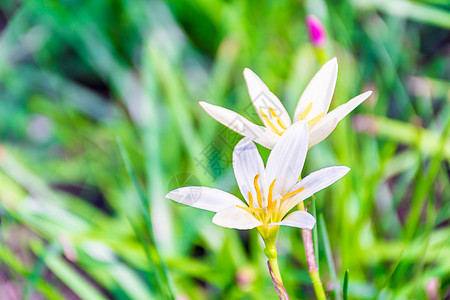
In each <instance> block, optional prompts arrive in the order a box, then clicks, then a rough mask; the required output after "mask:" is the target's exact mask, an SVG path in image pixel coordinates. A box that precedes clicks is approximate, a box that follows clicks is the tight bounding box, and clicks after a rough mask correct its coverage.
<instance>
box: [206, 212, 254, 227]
mask: <svg viewBox="0 0 450 300" xmlns="http://www.w3.org/2000/svg"><path fill="white" fill-rule="evenodd" d="M212 222H213V223H214V224H216V225H219V226H222V227H227V228H236V229H252V228H255V227H257V226H259V225H262V223H261V222H260V221H258V220H257V219H255V217H253V216H252V215H251V214H250V213H249V212H248V211H246V210H244V209H242V208H239V207H237V206H230V207H228V208H227V209H225V210H221V211H219V212H217V213H216V214H215V215H214V218H213V219H212Z"/></svg>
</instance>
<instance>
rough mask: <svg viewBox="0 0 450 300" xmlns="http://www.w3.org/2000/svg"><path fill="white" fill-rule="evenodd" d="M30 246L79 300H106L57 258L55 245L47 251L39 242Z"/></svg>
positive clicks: (57, 252)
mask: <svg viewBox="0 0 450 300" xmlns="http://www.w3.org/2000/svg"><path fill="white" fill-rule="evenodd" d="M30 246H31V249H32V250H33V252H34V253H35V254H36V255H37V256H40V257H41V258H42V260H43V262H44V263H45V265H46V266H47V267H48V268H49V269H50V270H51V271H52V272H53V273H54V274H55V275H56V276H57V277H58V278H59V279H60V280H61V281H62V282H64V284H66V285H67V286H68V287H69V288H70V289H71V290H72V291H73V292H74V293H75V294H77V295H78V296H79V297H80V298H81V299H86V300H106V299H107V298H106V297H105V296H104V295H102V294H101V293H100V292H99V291H98V290H97V289H96V288H94V287H93V286H92V285H91V284H89V283H88V281H87V280H86V279H85V278H83V276H81V275H80V274H79V273H78V272H77V271H76V270H74V269H73V268H72V267H71V266H70V265H69V264H68V263H67V262H66V261H65V260H64V259H62V258H61V257H60V256H59V254H60V251H58V249H56V248H55V247H56V246H55V245H51V246H50V248H49V249H45V247H44V245H43V243H42V242H41V241H39V240H34V241H32V242H31V243H30Z"/></svg>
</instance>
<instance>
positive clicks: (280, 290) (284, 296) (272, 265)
mask: <svg viewBox="0 0 450 300" xmlns="http://www.w3.org/2000/svg"><path fill="white" fill-rule="evenodd" d="M276 231H278V230H276ZM275 234H276V232H275ZM275 239H276V235H275V237H274V235H269V238H266V239H265V240H264V242H265V244H266V248H265V249H264V253H265V254H266V256H267V258H268V259H269V260H268V261H267V265H268V267H269V273H270V277H272V282H273V286H274V288H275V291H276V292H277V294H278V297H280V300H289V296H288V293H287V292H286V289H285V287H284V285H283V279H282V278H281V273H280V268H279V267H278V260H277V249H276V248H275Z"/></svg>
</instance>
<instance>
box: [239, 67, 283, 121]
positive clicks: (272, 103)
mask: <svg viewBox="0 0 450 300" xmlns="http://www.w3.org/2000/svg"><path fill="white" fill-rule="evenodd" d="M244 79H245V82H246V83H247V89H248V93H249V95H250V99H251V100H252V103H253V106H254V107H255V110H256V112H257V113H258V115H259V118H260V119H261V121H262V122H263V123H264V124H265V125H266V127H269V124H268V123H267V121H266V120H264V118H263V117H262V115H261V113H260V111H259V109H260V108H261V109H262V111H263V112H264V114H265V115H266V116H267V117H269V119H270V120H271V121H272V124H274V125H275V126H276V127H277V128H278V129H281V127H280V125H279V124H277V119H276V118H274V117H273V116H271V114H270V111H269V107H271V108H272V109H273V110H274V111H275V113H276V114H277V115H278V116H279V117H280V119H281V121H282V122H283V124H284V125H285V126H286V127H289V126H290V125H291V118H290V117H289V114H288V113H287V111H286V109H285V108H284V105H283V104H282V103H281V101H280V100H279V99H278V97H277V96H275V94H274V93H272V92H271V91H270V90H269V88H268V87H267V86H266V85H265V84H264V82H263V81H262V80H261V79H260V78H259V77H258V75H256V74H255V73H254V72H253V71H252V70H250V69H248V68H245V69H244Z"/></svg>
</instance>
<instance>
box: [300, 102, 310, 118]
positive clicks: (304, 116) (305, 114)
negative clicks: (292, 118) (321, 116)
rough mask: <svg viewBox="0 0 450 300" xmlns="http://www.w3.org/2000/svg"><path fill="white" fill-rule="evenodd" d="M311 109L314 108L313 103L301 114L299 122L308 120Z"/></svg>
mask: <svg viewBox="0 0 450 300" xmlns="http://www.w3.org/2000/svg"><path fill="white" fill-rule="evenodd" d="M311 108H312V102H311V103H309V104H308V106H307V107H306V108H305V110H304V111H303V112H302V113H301V114H300V116H299V118H298V120H297V121H299V120H304V119H305V118H306V116H307V115H308V114H309V112H310V111H311Z"/></svg>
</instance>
